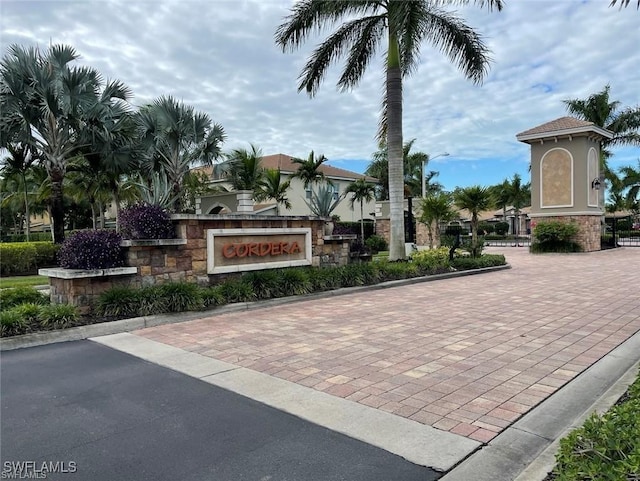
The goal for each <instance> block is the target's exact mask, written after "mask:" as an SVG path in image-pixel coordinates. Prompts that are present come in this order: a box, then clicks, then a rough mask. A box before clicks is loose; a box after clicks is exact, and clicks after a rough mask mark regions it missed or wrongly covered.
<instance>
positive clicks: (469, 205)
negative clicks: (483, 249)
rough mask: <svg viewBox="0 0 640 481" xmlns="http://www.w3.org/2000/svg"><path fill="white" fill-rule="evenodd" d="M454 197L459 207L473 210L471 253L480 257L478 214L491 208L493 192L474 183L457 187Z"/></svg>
mask: <svg viewBox="0 0 640 481" xmlns="http://www.w3.org/2000/svg"><path fill="white" fill-rule="evenodd" d="M453 199H454V203H455V205H456V206H457V207H458V208H459V209H466V210H468V211H469V212H471V255H472V257H478V255H479V254H480V249H479V246H478V214H479V213H480V212H482V211H483V210H487V209H490V208H491V205H492V202H491V201H492V199H491V193H490V192H489V189H487V188H485V187H481V186H479V185H473V186H471V187H465V188H462V189H457V190H456V191H455V192H454V193H453Z"/></svg>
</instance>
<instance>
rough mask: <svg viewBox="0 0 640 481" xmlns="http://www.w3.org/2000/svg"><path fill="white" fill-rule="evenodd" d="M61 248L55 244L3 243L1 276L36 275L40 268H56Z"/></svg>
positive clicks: (0, 265) (0, 251)
mask: <svg viewBox="0 0 640 481" xmlns="http://www.w3.org/2000/svg"><path fill="white" fill-rule="evenodd" d="M59 248H60V246H59V245H57V244H54V243H53V242H11V243H8V242H3V243H1V244H0V275H3V276H15V275H27V274H35V273H36V272H37V271H38V268H40V267H50V266H54V265H55V264H56V253H57V252H58V249H59Z"/></svg>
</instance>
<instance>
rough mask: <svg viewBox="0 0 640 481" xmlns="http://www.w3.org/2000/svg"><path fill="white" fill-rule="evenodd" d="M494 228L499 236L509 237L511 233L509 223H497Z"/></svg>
mask: <svg viewBox="0 0 640 481" xmlns="http://www.w3.org/2000/svg"><path fill="white" fill-rule="evenodd" d="M493 227H494V231H495V233H496V234H497V235H507V232H509V223H508V222H497V223H496V225H495V226H493Z"/></svg>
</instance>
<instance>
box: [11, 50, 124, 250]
mask: <svg viewBox="0 0 640 481" xmlns="http://www.w3.org/2000/svg"><path fill="white" fill-rule="evenodd" d="M76 59H78V54H77V53H76V51H75V50H74V49H73V48H72V47H69V46H65V45H53V46H51V47H49V49H48V50H47V51H46V52H45V53H41V52H40V50H38V49H37V48H26V47H22V46H20V45H11V46H10V47H9V52H8V54H7V55H5V57H3V59H2V62H1V63H0V111H2V117H1V120H0V132H1V133H2V135H0V137H2V138H3V139H12V140H17V141H19V142H20V143H23V144H24V145H27V146H29V147H30V148H32V149H34V150H35V151H36V152H37V155H38V156H40V158H41V159H42V162H43V164H44V166H45V167H46V169H47V173H48V175H49V179H50V180H51V196H52V198H51V217H52V221H53V233H54V240H55V242H57V243H60V242H62V241H63V240H64V215H65V212H64V203H63V199H64V196H63V181H64V178H65V175H66V171H67V164H68V162H69V160H70V159H71V158H73V157H74V156H75V155H76V153H77V152H78V151H79V150H80V149H81V148H85V147H87V146H89V145H92V143H93V141H94V140H95V138H96V137H97V136H100V135H102V134H103V132H105V130H104V129H103V124H102V123H103V121H104V115H101V116H98V115H96V114H97V113H100V114H104V113H105V109H107V110H108V111H109V112H110V113H111V115H113V117H114V118H117V117H118V116H119V115H120V114H121V113H122V112H123V110H125V106H126V102H127V100H128V98H129V95H130V92H129V90H128V89H127V88H126V87H125V86H124V85H123V84H122V83H120V82H118V81H110V82H107V83H106V85H105V86H104V89H103V90H102V92H101V90H100V89H101V86H102V79H101V77H100V74H99V73H98V72H97V71H96V70H94V69H92V68H89V67H72V66H70V64H71V63H72V62H73V61H74V60H76ZM100 118H101V119H102V120H100ZM107 131H108V129H107ZM4 142H5V141H4V140H3V143H4ZM2 146H4V145H2Z"/></svg>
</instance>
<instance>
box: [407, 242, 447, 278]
mask: <svg viewBox="0 0 640 481" xmlns="http://www.w3.org/2000/svg"><path fill="white" fill-rule="evenodd" d="M411 261H412V262H413V263H414V264H415V265H416V266H417V267H418V270H419V271H420V272H421V273H422V274H430V273H437V272H443V271H446V270H447V269H448V268H449V249H448V248H447V247H440V248H438V249H428V250H422V251H418V252H414V253H413V254H412V255H411Z"/></svg>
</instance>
